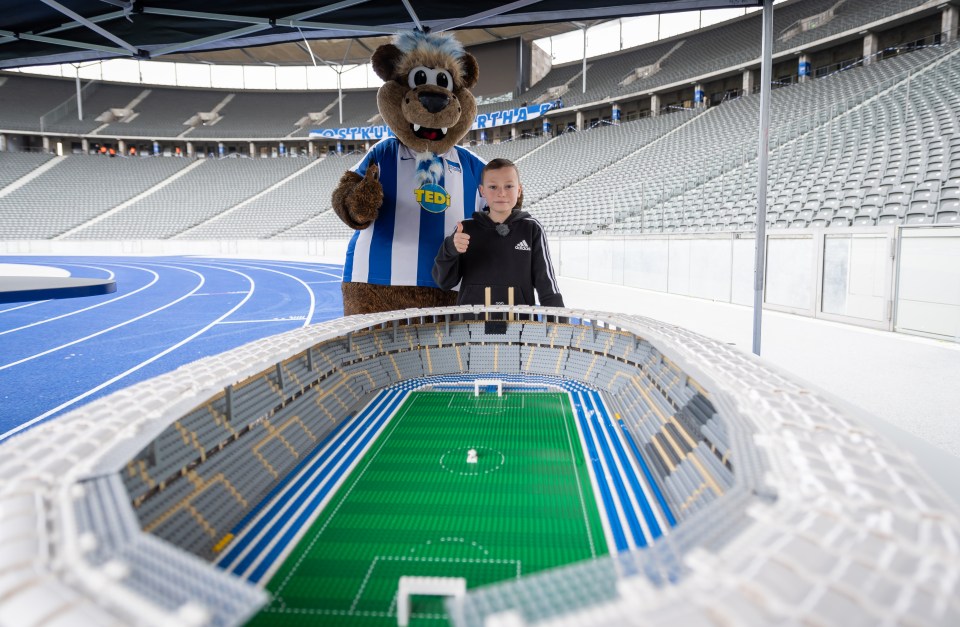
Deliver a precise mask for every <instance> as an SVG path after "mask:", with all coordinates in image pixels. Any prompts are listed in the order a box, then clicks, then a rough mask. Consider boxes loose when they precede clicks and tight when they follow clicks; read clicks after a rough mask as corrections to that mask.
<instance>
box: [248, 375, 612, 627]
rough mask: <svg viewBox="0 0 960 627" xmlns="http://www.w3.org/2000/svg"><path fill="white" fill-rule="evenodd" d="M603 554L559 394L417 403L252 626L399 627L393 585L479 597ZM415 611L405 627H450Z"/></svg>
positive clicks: (331, 509) (356, 475)
mask: <svg viewBox="0 0 960 627" xmlns="http://www.w3.org/2000/svg"><path fill="white" fill-rule="evenodd" d="M470 449H474V450H476V452H477V458H476V463H467V452H468V451H469V450H470ZM606 553H607V546H606V542H605V541H604V536H603V528H602V526H601V522H600V515H599V513H598V511H597V505H596V502H595V500H594V495H593V490H592V488H591V484H590V477H589V474H588V471H587V465H586V461H585V459H584V455H583V451H582V448H581V446H580V439H579V437H578V435H577V430H576V425H575V424H574V417H573V410H572V408H571V407H570V400H569V397H568V396H567V395H566V394H562V393H553V392H549V393H546V392H516V391H512V390H511V391H507V392H505V393H504V396H503V397H502V398H498V397H497V396H496V395H495V394H483V395H481V396H480V397H475V396H474V395H473V393H472V392H434V391H429V392H414V393H412V394H411V395H410V396H409V398H408V399H407V400H406V402H405V403H404V404H403V405H402V406H401V407H400V409H399V410H398V411H397V414H396V415H395V416H394V417H393V418H392V419H391V421H390V422H389V424H387V425H386V427H385V428H384V430H383V432H382V433H381V434H380V435H379V437H378V438H377V439H376V440H375V441H374V442H373V444H372V446H371V447H370V448H369V450H368V451H367V452H366V454H365V455H364V456H363V457H362V458H361V459H360V461H359V463H358V464H357V466H356V467H355V468H354V469H353V471H352V472H351V474H350V475H349V476H348V477H347V478H346V480H345V481H344V482H343V484H342V485H341V486H340V488H339V489H338V491H337V493H336V494H335V495H334V496H333V498H332V499H331V500H330V501H329V502H328V503H327V505H326V507H325V508H324V510H323V511H322V512H321V513H320V515H319V516H318V517H317V518H316V520H315V521H314V522H313V524H312V525H311V527H310V529H309V530H308V531H307V533H306V534H305V535H304V536H303V538H302V539H301V540H300V542H299V543H298V545H297V546H296V548H295V549H294V550H293V551H292V552H291V553H290V555H289V556H287V558H286V560H285V561H284V563H283V564H282V565H281V566H280V568H279V569H278V570H277V572H276V573H275V574H274V575H273V577H272V578H271V580H270V581H269V583H268V584H267V586H266V587H267V590H268V591H269V592H270V594H271V595H272V596H273V600H272V602H271V603H270V604H269V605H268V606H267V607H265V608H264V609H263V610H262V611H261V612H260V613H259V614H258V615H256V616H255V617H254V618H253V620H252V621H251V622H250V624H251V625H256V626H258V627H259V626H264V625H284V626H287V625H304V626H305V625H344V626H373V625H378V626H387V625H396V624H397V617H396V609H397V598H396V594H397V584H398V580H399V578H400V577H401V576H404V575H418V576H440V577H464V578H465V579H466V581H467V587H468V588H475V587H477V586H482V585H485V584H490V583H494V582H498V581H504V580H509V579H516V578H518V577H521V576H524V575H529V574H531V573H535V572H537V571H542V570H545V569H548V568H554V567H556V566H560V565H563V564H570V563H573V562H578V561H581V560H587V559H591V558H593V557H597V556H600V555H605V554H606ZM411 609H412V616H411V621H410V624H411V625H431V626H434V627H437V626H441V625H445V624H447V618H446V613H445V610H444V606H443V599H442V598H440V597H431V596H414V597H413V598H412V605H411Z"/></svg>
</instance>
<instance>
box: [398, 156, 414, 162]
mask: <svg viewBox="0 0 960 627" xmlns="http://www.w3.org/2000/svg"><path fill="white" fill-rule="evenodd" d="M411 159H413V157H400V161H410V160H411Z"/></svg>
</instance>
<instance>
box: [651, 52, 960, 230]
mask: <svg viewBox="0 0 960 627" xmlns="http://www.w3.org/2000/svg"><path fill="white" fill-rule="evenodd" d="M958 53H960V48H957V49H956V50H953V51H952V52H949V53H947V54H945V55H943V56H941V57H939V58H938V59H936V60H934V61H932V62H930V63H929V64H927V65H924V66H921V67H920V68H918V69H915V68H914V69H910V70H907V71H906V72H904V73H903V74H902V75H901V76H900V77H899V80H896V81H895V82H893V83H891V84H890V86H889V87H887V88H886V89H883V90H882V91H879V92H878V93H876V94H874V95H873V96H870V97H868V98H866V99H864V100H863V101H861V102H859V103H857V104H856V105H854V106H852V107H849V108H847V109H845V110H843V111H839V112H838V113H837V115H835V116H833V117H825V116H819V115H816V113H818V112H815V113H814V114H812V115H811V116H810V117H811V118H812V119H817V120H822V122H820V123H817V124H813V125H811V126H809V127H801V126H797V127H796V129H797V132H796V134H795V135H793V136H788V137H786V138H782V139H781V141H779V142H778V145H777V146H776V147H775V148H773V149H771V150H770V153H771V155H772V154H774V153H779V152H783V151H786V150H789V149H790V148H791V147H792V146H794V145H795V144H796V143H797V142H799V141H801V140H803V139H804V138H805V137H809V136H811V135H812V134H814V133H818V132H822V131H823V130H824V129H826V128H829V127H830V126H831V125H833V124H837V123H839V122H842V121H843V120H845V119H847V118H848V117H850V116H853V115H856V114H857V113H858V112H859V111H861V110H862V109H864V108H866V107H869V106H870V105H872V104H873V103H874V102H877V101H879V100H880V99H882V98H886V97H888V96H889V95H890V93H892V92H894V91H895V90H897V89H900V88H902V87H903V85H904V84H908V83H909V81H914V80H916V79H917V78H918V77H919V76H921V75H922V74H925V73H927V72H930V71H932V70H933V69H935V68H937V67H939V66H940V65H941V64H943V63H945V62H946V61H948V60H949V59H951V58H952V57H954V56H956V55H957V54H958ZM827 108H828V109H829V106H828V107H827ZM714 109H716V107H712V108H710V109H708V111H713V110H714ZM756 165H757V155H752V157H751V158H750V160H748V161H745V162H744V163H743V164H742V165H740V166H738V167H735V168H732V169H729V170H725V171H722V172H720V173H719V174H717V175H716V176H713V177H704V178H702V179H701V181H702V182H700V183H699V184H697V185H695V186H692V187H688V186H683V188H682V189H680V191H679V192H678V193H675V194H672V195H670V196H667V197H665V198H664V199H663V200H662V201H661V202H659V203H658V204H657V205H655V206H653V207H650V208H649V211H651V212H653V213H657V212H661V211H664V210H665V207H666V206H667V205H668V204H669V203H671V201H675V200H676V199H678V198H681V197H683V196H686V195H689V194H692V195H694V196H696V195H697V194H698V193H699V190H701V189H703V188H706V187H708V186H710V185H712V184H715V183H717V182H718V181H722V180H723V179H724V177H736V176H738V175H741V174H746V173H748V172H749V171H750V170H751V168H753V169H756ZM698 176H702V174H698ZM768 197H769V192H768ZM808 224H809V221H808Z"/></svg>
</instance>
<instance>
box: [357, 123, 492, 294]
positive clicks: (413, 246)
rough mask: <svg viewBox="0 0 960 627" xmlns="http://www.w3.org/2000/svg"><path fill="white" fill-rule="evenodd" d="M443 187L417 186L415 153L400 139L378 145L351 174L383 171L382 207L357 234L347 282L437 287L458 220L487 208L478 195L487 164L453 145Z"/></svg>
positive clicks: (445, 159) (447, 156) (440, 184)
mask: <svg viewBox="0 0 960 627" xmlns="http://www.w3.org/2000/svg"><path fill="white" fill-rule="evenodd" d="M440 158H441V159H442V161H443V172H442V174H441V176H440V181H439V182H438V185H425V186H423V188H421V186H420V185H419V184H418V183H417V179H418V177H417V158H416V153H414V152H413V151H412V150H410V149H409V148H407V147H406V146H404V145H403V144H401V143H400V142H399V140H397V138H396V137H387V138H385V139H382V140H381V141H379V142H377V143H376V144H375V145H374V146H373V147H372V148H371V149H370V150H369V151H368V152H367V154H366V155H365V156H364V158H363V159H362V160H361V161H360V163H358V164H357V165H355V166H354V167H353V168H351V170H352V171H353V172H356V173H357V174H359V175H360V176H363V175H365V174H366V172H367V167H368V166H369V165H370V164H371V163H376V164H377V165H378V166H379V167H380V184H381V185H383V205H382V206H381V207H380V213H379V215H378V216H377V219H376V220H375V221H374V222H373V224H371V225H370V226H369V227H368V228H366V229H364V230H362V231H357V232H356V233H354V234H353V238H352V239H351V240H350V244H349V246H348V247H347V257H346V261H345V262H344V266H343V280H344V282H353V283H375V284H377V285H419V286H422V287H437V284H436V283H435V282H434V280H433V277H432V276H431V271H432V269H433V260H434V258H436V256H437V251H438V250H440V245H441V244H442V243H443V238H444V237H446V236H447V235H449V234H450V233H451V232H453V230H454V229H455V228H456V226H457V222H460V221H461V220H463V219H465V218H469V217H471V216H472V215H473V212H474V211H476V210H477V209H479V208H480V207H481V206H483V205H482V204H481V203H482V198H481V197H480V193H479V191H478V187H479V185H480V174H481V172H482V170H483V166H484V165H486V162H485V161H484V160H482V159H481V158H480V157H478V156H477V155H475V154H473V153H472V152H470V151H469V150H466V149H465V148H461V147H459V146H454V147H453V148H452V149H450V150H449V151H448V152H446V153H445V154H443V155H440Z"/></svg>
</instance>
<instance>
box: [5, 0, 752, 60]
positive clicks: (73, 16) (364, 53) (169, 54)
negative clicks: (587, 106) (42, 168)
mask: <svg viewBox="0 0 960 627" xmlns="http://www.w3.org/2000/svg"><path fill="white" fill-rule="evenodd" d="M762 4H763V3H762V0H597V1H589V0H515V1H513V2H506V1H505V0H469V1H464V0H460V1H457V0H444V1H437V0H342V1H340V2H327V1H324V0H313V1H310V2H303V1H297V0H261V1H259V2H254V1H249V0H206V1H205V2H196V0H165V1H160V0H133V1H131V0H59V1H58V0H26V1H24V0H0V15H2V16H3V17H2V18H0V69H2V68H12V67H22V66H29V65H48V64H55V63H73V62H82V61H92V60H97V59H112V58H128V59H153V60H170V61H173V60H192V61H197V60H204V61H207V62H212V63H274V64H278V65H283V64H291V63H296V64H298V65H302V64H304V63H306V62H308V61H309V59H310V56H309V55H311V54H312V55H316V56H317V57H319V58H321V59H336V60H337V61H338V62H344V63H345V62H359V61H360V60H363V61H366V60H367V59H368V58H369V55H370V53H371V51H372V50H373V49H375V48H376V47H377V46H378V45H379V44H380V43H383V42H384V41H386V38H387V37H389V36H391V35H392V34H394V33H396V32H398V31H401V30H408V29H412V28H418V27H429V28H430V29H431V30H433V31H443V30H457V31H462V32H461V33H460V34H458V37H459V38H460V39H461V41H462V42H463V43H464V44H465V45H467V46H471V45H477V44H481V43H486V42H490V41H498V40H501V39H506V38H512V37H524V38H526V39H536V38H540V37H547V36H550V35H555V34H558V33H560V32H565V31H566V30H570V29H571V28H572V26H570V25H569V23H570V22H591V21H594V20H606V19H615V18H619V17H629V16H635V15H643V14H649V13H668V12H673V11H690V10H700V9H717V8H731V7H757V6H762ZM198 9H202V10H198ZM367 38H372V39H369V40H368V39H367ZM307 40H310V43H309V46H310V50H306V49H305V48H299V51H296V50H295V49H293V48H291V47H277V46H275V44H281V43H289V42H299V44H300V45H303V46H305V45H307ZM351 42H352V43H351ZM351 46H353V52H352V54H353V55H355V56H353V57H351V56H350V55H351ZM261 47H272V48H274V50H271V51H269V52H268V50H267V49H266V48H264V52H265V53H266V54H264V55H263V56H258V55H257V50H258V49H259V48H261ZM227 50H237V52H234V53H232V54H226V53H224V52H223V51H227ZM240 50H242V52H240ZM178 53H179V54H178Z"/></svg>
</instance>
